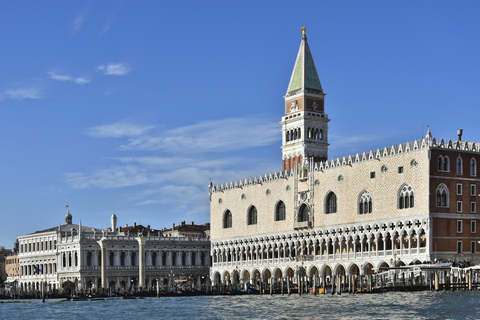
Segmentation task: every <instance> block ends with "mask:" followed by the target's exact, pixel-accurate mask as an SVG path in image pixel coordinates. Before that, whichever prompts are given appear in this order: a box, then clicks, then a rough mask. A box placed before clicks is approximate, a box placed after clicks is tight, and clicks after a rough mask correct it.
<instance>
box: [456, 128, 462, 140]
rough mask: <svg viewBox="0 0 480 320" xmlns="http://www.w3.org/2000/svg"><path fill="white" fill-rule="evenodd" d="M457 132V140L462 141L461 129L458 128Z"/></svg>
mask: <svg viewBox="0 0 480 320" xmlns="http://www.w3.org/2000/svg"><path fill="white" fill-rule="evenodd" d="M457 134H458V141H462V134H463V129H458V130H457Z"/></svg>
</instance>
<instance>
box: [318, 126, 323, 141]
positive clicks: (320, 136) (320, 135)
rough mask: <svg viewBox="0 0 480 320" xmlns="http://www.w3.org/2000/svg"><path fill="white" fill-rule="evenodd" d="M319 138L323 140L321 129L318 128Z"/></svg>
mask: <svg viewBox="0 0 480 320" xmlns="http://www.w3.org/2000/svg"><path fill="white" fill-rule="evenodd" d="M318 138H319V139H320V140H323V130H322V129H320V134H319V137H318Z"/></svg>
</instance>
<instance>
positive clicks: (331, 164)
mask: <svg viewBox="0 0 480 320" xmlns="http://www.w3.org/2000/svg"><path fill="white" fill-rule="evenodd" d="M434 148H435V149H445V150H460V151H469V152H476V153H480V144H479V143H478V142H468V141H459V140H456V141H453V142H452V140H451V139H450V140H448V142H445V141H444V140H443V138H442V139H440V141H437V140H436V139H435V138H428V137H426V138H423V139H422V140H414V141H412V142H406V143H401V144H398V145H392V146H391V147H389V148H387V147H384V148H383V149H377V150H376V151H373V150H370V151H369V152H363V153H362V154H358V153H357V154H355V155H354V156H352V155H349V156H347V157H343V158H341V159H340V158H337V159H332V160H327V161H322V162H316V163H315V164H314V166H313V168H314V171H324V170H329V169H333V168H337V167H344V166H351V165H352V164H353V163H360V162H365V161H374V160H378V159H382V158H387V157H392V156H395V155H398V154H404V153H412V152H418V151H419V150H425V149H428V150H431V149H434ZM294 174H295V170H285V171H275V172H273V173H272V172H270V173H267V174H264V175H260V176H259V177H257V176H255V177H248V178H245V179H239V180H235V181H230V182H227V183H224V184H220V185H218V184H217V185H213V184H211V185H210V187H209V193H210V194H212V193H215V192H224V191H227V190H230V189H235V188H240V189H243V188H244V187H248V186H251V185H257V184H264V183H268V182H271V181H275V180H279V179H288V178H289V177H293V176H294Z"/></svg>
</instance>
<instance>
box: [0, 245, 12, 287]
mask: <svg viewBox="0 0 480 320" xmlns="http://www.w3.org/2000/svg"><path fill="white" fill-rule="evenodd" d="M10 254H12V250H10V249H5V247H4V246H1V247H0V284H2V283H3V282H4V281H5V280H7V270H6V266H7V264H6V259H7V257H8V256H9V255H10Z"/></svg>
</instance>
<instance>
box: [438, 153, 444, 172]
mask: <svg viewBox="0 0 480 320" xmlns="http://www.w3.org/2000/svg"><path fill="white" fill-rule="evenodd" d="M444 163H445V160H443V157H442V156H439V157H438V171H444V170H443V168H444V166H443V165H444Z"/></svg>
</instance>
